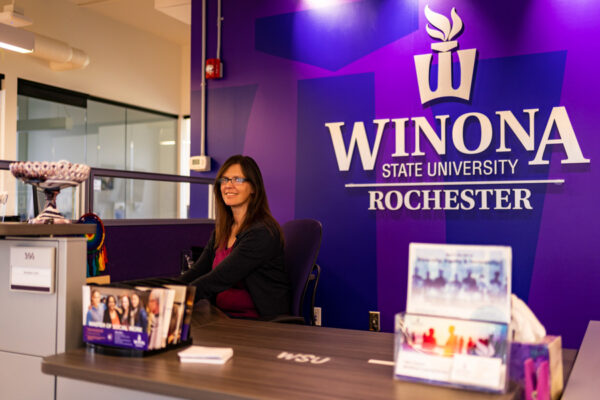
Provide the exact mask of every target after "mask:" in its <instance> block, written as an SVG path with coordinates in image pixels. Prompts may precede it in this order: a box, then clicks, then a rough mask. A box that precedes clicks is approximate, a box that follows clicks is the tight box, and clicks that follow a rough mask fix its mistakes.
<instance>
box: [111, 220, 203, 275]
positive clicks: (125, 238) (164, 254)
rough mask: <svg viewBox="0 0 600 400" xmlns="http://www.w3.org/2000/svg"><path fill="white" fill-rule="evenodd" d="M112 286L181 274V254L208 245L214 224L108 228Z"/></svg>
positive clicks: (112, 226) (113, 226) (119, 226)
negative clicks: (195, 247)
mask: <svg viewBox="0 0 600 400" xmlns="http://www.w3.org/2000/svg"><path fill="white" fill-rule="evenodd" d="M105 229H106V238H105V245H106V255H107V258H108V266H107V270H108V274H109V275H110V279H111V281H112V282H119V281H125V280H132V279H142V278H151V277H169V276H177V275H179V274H180V272H181V269H180V266H181V257H182V252H184V251H190V249H191V248H192V246H202V247H204V245H205V244H206V243H207V242H208V238H209V236H210V233H211V232H212V231H213V230H214V224H213V223H209V222H207V223H198V224H173V225H118V226H115V225H110V226H106V227H105Z"/></svg>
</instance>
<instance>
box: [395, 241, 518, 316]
mask: <svg viewBox="0 0 600 400" xmlns="http://www.w3.org/2000/svg"><path fill="white" fill-rule="evenodd" d="M511 262H512V260H511V249H510V247H506V246H484V245H481V246H479V245H451V244H424V243H411V244H410V246H409V263H408V273H409V276H408V293H407V299H406V311H407V312H408V313H414V314H429V315H439V316H446V317H454V318H460V319H473V320H481V321H494V322H503V323H509V322H510V293H511V287H510V282H511Z"/></svg>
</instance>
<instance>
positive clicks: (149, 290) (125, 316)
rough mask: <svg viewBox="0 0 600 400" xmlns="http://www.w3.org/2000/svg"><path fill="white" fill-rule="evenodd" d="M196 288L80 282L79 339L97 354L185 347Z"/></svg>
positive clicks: (142, 353) (132, 353) (130, 353)
mask: <svg viewBox="0 0 600 400" xmlns="http://www.w3.org/2000/svg"><path fill="white" fill-rule="evenodd" d="M194 294H195V287H190V286H183V285H170V284H169V285H156V286H127V285H123V284H121V285H119V286H110V285H85V286H83V293H82V295H83V341H84V342H85V343H87V345H88V347H89V348H91V349H93V350H94V351H96V352H98V353H103V354H110V355H119V356H129V357H142V356H148V355H152V354H157V353H160V352H163V351H165V350H170V349H175V348H179V347H182V346H188V345H190V344H191V343H192V339H191V335H190V327H191V319H192V309H193V305H194Z"/></svg>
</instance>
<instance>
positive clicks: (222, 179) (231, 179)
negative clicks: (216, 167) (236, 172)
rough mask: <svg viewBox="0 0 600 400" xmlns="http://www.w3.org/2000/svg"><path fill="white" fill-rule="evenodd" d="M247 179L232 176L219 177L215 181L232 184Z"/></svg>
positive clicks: (239, 183) (237, 183)
mask: <svg viewBox="0 0 600 400" xmlns="http://www.w3.org/2000/svg"><path fill="white" fill-rule="evenodd" d="M247 181H248V179H246V178H242V177H239V176H234V177H233V178H219V179H217V182H219V184H220V185H226V184H228V183H229V182H231V183H233V184H234V185H241V184H242V183H244V182H247Z"/></svg>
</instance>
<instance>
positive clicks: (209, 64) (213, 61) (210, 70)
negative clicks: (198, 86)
mask: <svg viewBox="0 0 600 400" xmlns="http://www.w3.org/2000/svg"><path fill="white" fill-rule="evenodd" d="M222 77H223V63H221V60H219V59H218V58H209V59H208V60H206V79H219V78H222Z"/></svg>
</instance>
